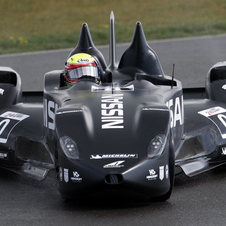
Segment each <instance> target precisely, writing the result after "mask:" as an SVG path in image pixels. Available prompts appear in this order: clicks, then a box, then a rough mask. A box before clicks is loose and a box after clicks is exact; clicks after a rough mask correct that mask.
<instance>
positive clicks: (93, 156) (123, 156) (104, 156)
mask: <svg viewBox="0 0 226 226" xmlns="http://www.w3.org/2000/svg"><path fill="white" fill-rule="evenodd" d="M114 158H138V154H103V155H102V154H101V155H100V154H97V155H90V159H114Z"/></svg>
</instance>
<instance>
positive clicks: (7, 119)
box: [0, 111, 30, 143]
mask: <svg viewBox="0 0 226 226" xmlns="http://www.w3.org/2000/svg"><path fill="white" fill-rule="evenodd" d="M28 117H30V116H29V115H25V114H21V113H17V112H12V111H7V112H5V113H3V114H1V115H0V143H6V142H7V140H8V137H9V134H10V133H11V131H12V130H13V128H14V127H15V126H16V125H17V124H18V123H19V122H21V121H23V120H24V119H26V118H28Z"/></svg>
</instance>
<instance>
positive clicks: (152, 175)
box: [146, 169, 158, 180]
mask: <svg viewBox="0 0 226 226" xmlns="http://www.w3.org/2000/svg"><path fill="white" fill-rule="evenodd" d="M157 177H158V175H157V174H156V172H155V170H154V169H150V170H149V175H148V176H146V179H147V180H156V179H157Z"/></svg>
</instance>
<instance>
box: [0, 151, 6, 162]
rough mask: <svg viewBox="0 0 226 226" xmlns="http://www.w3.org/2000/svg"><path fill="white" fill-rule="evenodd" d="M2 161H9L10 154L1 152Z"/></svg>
mask: <svg viewBox="0 0 226 226" xmlns="http://www.w3.org/2000/svg"><path fill="white" fill-rule="evenodd" d="M0 159H5V160H6V159H8V153H3V152H0Z"/></svg>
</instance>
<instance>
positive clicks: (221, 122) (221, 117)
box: [198, 107, 226, 139]
mask: <svg viewBox="0 0 226 226" xmlns="http://www.w3.org/2000/svg"><path fill="white" fill-rule="evenodd" d="M198 113H199V114H200V115H203V116H205V117H207V118H208V119H210V120H211V121H212V122H213V123H214V124H215V125H216V126H217V128H218V129H219V131H220V133H221V136H222V138H223V139H226V109H224V108H222V107H213V108H209V109H206V110H203V111H199V112H198Z"/></svg>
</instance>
